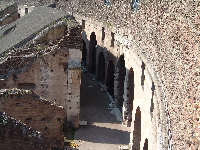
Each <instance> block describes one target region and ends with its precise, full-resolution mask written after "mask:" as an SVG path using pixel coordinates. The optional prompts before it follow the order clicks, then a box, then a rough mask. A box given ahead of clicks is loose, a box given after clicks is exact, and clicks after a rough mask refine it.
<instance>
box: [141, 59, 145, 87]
mask: <svg viewBox="0 0 200 150" xmlns="http://www.w3.org/2000/svg"><path fill="white" fill-rule="evenodd" d="M141 68H142V75H141V86H142V88H143V90H144V80H145V75H144V70H145V64H144V62H142V66H141Z"/></svg>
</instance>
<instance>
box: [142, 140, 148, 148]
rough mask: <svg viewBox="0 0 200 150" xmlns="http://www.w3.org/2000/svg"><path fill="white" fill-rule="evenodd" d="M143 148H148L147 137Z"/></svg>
mask: <svg viewBox="0 0 200 150" xmlns="http://www.w3.org/2000/svg"><path fill="white" fill-rule="evenodd" d="M143 150H148V139H145V142H144V146H143Z"/></svg>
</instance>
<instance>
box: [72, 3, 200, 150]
mask: <svg viewBox="0 0 200 150" xmlns="http://www.w3.org/2000/svg"><path fill="white" fill-rule="evenodd" d="M75 3H76V5H74V12H77V13H78V14H82V15H83V16H87V17H88V18H95V20H98V21H99V22H104V25H106V24H107V25H109V26H111V27H113V28H114V29H116V30H115V33H116V34H119V35H120V36H119V37H121V42H122V41H123V45H125V46H126V47H128V48H127V49H126V51H127V54H128V53H129V52H131V51H136V52H137V54H138V55H140V57H141V58H142V59H143V61H144V62H145V64H146V65H147V68H148V69H149V70H151V72H152V76H156V77H157V79H158V81H159V82H157V83H156V82H155V81H154V82H155V88H156V90H158V91H159V92H160V95H161V96H162V97H161V98H159V99H158V101H160V102H161V103H163V107H161V110H160V111H165V116H166V117H168V118H169V119H168V120H169V121H170V122H168V124H169V129H170V131H169V138H170V136H171V135H172V141H171V142H172V148H173V149H189V147H192V145H193V147H194V146H196V147H198V146H199V140H200V139H199V129H197V126H198V125H199V122H198V120H199V118H198V117H197V114H199V94H200V93H199V82H198V81H199V67H200V66H199V42H198V41H199V40H200V36H199V16H200V15H199V7H200V6H199V2H198V1H145V2H143V1H141V2H139V10H138V11H132V10H131V7H130V2H129V1H127V0H123V1H110V3H111V6H110V7H106V6H104V4H103V2H102V1H98V0H95V1H77V2H75ZM90 6H91V7H90ZM72 7H73V6H72ZM85 20H86V24H87V19H85ZM99 24H100V23H99ZM119 40H120V39H119ZM117 41H118V40H117V39H116V41H115V42H117ZM132 44H133V45H134V47H133V48H131V46H130V45H132ZM131 56H132V55H131V54H130V55H127V56H125V59H128V58H126V57H129V58H130V59H131ZM126 62H127V61H126ZM167 106H168V107H167ZM162 124H163V125H164V126H166V123H165V122H162ZM170 132H171V133H170ZM170 134H171V135H170ZM165 145H167V143H166V144H165Z"/></svg>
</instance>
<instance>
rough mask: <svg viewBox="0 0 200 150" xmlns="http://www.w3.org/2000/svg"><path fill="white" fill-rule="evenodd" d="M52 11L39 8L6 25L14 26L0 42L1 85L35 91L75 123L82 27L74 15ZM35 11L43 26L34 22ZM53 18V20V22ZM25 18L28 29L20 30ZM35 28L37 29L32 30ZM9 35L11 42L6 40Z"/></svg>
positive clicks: (35, 18)
mask: <svg viewBox="0 0 200 150" xmlns="http://www.w3.org/2000/svg"><path fill="white" fill-rule="evenodd" d="M54 11H55V10H51V9H50V8H46V7H39V8H37V9H35V10H34V11H32V12H31V13H30V14H28V15H26V16H24V17H23V18H21V19H19V20H17V21H16V22H15V23H13V24H10V25H9V26H8V28H9V27H12V26H13V25H16V28H15V29H14V31H10V33H8V35H5V36H4V37H3V38H2V39H1V41H0V44H1V45H2V47H1V48H2V49H1V51H2V54H1V55H2V57H1V64H0V66H1V67H0V75H1V81H0V87H1V88H19V89H31V90H34V91H35V92H36V93H37V94H38V95H40V96H42V97H44V98H45V99H47V100H50V101H53V102H55V103H56V104H58V105H60V106H63V107H64V109H65V110H66V117H67V119H68V120H69V121H72V120H74V122H76V124H78V119H79V117H78V116H79V99H80V90H78V89H80V61H81V52H80V44H81V43H80V41H81V39H80V32H81V28H80V27H79V25H78V24H77V23H76V21H75V20H74V19H73V18H70V17H68V18H67V17H65V16H64V14H62V13H60V12H58V13H55V12H54ZM38 13H39V14H41V16H40V19H42V20H43V22H41V25H42V26H46V27H45V28H44V29H41V25H40V24H34V21H35V20H37V19H38V18H37V17H38V15H37V14H38ZM51 15H54V16H51ZM47 16H49V18H48V17H47ZM52 19H55V21H54V22H53V23H52ZM26 21H27V22H28V23H29V26H30V29H27V30H25V31H23V32H22V30H24V29H23V27H24V26H27V24H25V22H26ZM34 29H38V30H35V31H31V30H34ZM4 30H6V29H4ZM35 33H37V34H36V35H34V37H33V34H35ZM19 35H21V36H20V37H18V36H19ZM27 35H30V36H29V37H27ZM8 38H10V39H13V41H10V43H9V42H5V41H6V40H7V39H8ZM29 38H32V40H31V41H30V40H29ZM21 39H22V40H23V41H21ZM24 39H25V40H24ZM28 40H29V41H28ZM25 42H26V44H24V43H25ZM12 46H13V47H15V48H13V47H12ZM3 48H4V49H3ZM6 49H7V50H6ZM74 90H75V91H74ZM74 97H75V98H74ZM73 109H74V111H73ZM75 118H76V119H75Z"/></svg>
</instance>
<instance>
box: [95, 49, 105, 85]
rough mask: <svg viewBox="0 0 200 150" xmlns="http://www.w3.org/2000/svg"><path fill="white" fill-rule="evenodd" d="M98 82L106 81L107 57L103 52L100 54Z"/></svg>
mask: <svg viewBox="0 0 200 150" xmlns="http://www.w3.org/2000/svg"><path fill="white" fill-rule="evenodd" d="M97 78H98V80H99V81H101V82H104V81H105V57H104V55H103V52H100V53H99V59H98V76H97Z"/></svg>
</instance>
